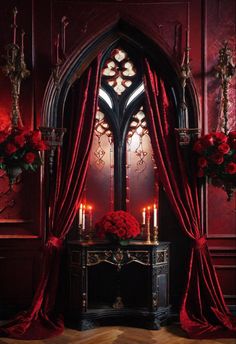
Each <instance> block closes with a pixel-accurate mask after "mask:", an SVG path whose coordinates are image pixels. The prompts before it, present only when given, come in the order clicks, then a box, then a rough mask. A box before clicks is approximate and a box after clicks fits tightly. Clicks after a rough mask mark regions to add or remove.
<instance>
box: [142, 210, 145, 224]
mask: <svg viewBox="0 0 236 344" xmlns="http://www.w3.org/2000/svg"><path fill="white" fill-rule="evenodd" d="M142 217H143V225H145V223H146V208H143V211H142Z"/></svg>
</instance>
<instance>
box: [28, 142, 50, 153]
mask: <svg viewBox="0 0 236 344" xmlns="http://www.w3.org/2000/svg"><path fill="white" fill-rule="evenodd" d="M32 146H33V148H34V149H36V150H38V151H45V150H46V149H47V146H46V145H45V143H44V142H43V141H38V142H36V143H33V145H32Z"/></svg>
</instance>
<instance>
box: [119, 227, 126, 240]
mask: <svg viewBox="0 0 236 344" xmlns="http://www.w3.org/2000/svg"><path fill="white" fill-rule="evenodd" d="M125 234H126V231H125V230H124V229H123V228H120V229H119V230H118V232H117V235H118V236H119V237H120V238H124V237H125Z"/></svg>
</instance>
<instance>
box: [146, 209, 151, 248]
mask: <svg viewBox="0 0 236 344" xmlns="http://www.w3.org/2000/svg"><path fill="white" fill-rule="evenodd" d="M146 242H147V243H148V244H150V243H151V231H150V216H148V218H147V237H146Z"/></svg>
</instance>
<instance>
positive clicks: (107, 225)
mask: <svg viewBox="0 0 236 344" xmlns="http://www.w3.org/2000/svg"><path fill="white" fill-rule="evenodd" d="M95 230H96V234H97V236H98V237H99V238H100V239H105V238H108V239H111V240H119V241H121V240H129V239H133V238H135V237H136V236H137V235H139V234H140V225H139V223H138V221H137V220H136V219H135V217H134V216H133V215H131V214H130V213H128V212H126V211H123V210H118V211H111V212H109V213H107V214H105V215H104V216H103V217H102V218H101V220H100V221H98V222H97V223H96V224H95Z"/></svg>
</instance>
